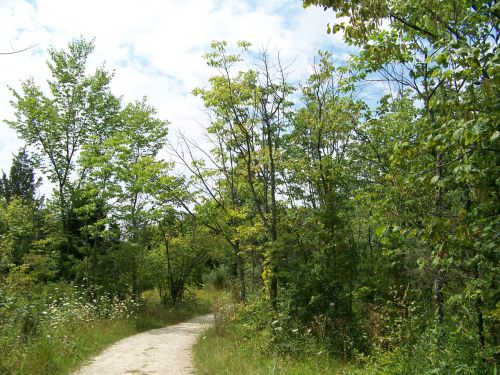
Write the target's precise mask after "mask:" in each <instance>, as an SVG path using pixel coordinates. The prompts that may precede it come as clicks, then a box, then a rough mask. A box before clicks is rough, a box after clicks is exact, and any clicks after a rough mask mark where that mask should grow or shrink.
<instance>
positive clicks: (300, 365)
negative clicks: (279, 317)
mask: <svg viewBox="0 0 500 375" xmlns="http://www.w3.org/2000/svg"><path fill="white" fill-rule="evenodd" d="M194 364H195V369H196V374H198V375H215V374H217V375H226V374H227V375H233V374H240V375H245V374H249V375H250V374H251V375H260V374H262V375H264V374H265V375H269V374H280V375H281V374H284V375H288V374H289V375H292V374H293V375H320V374H329V375H332V374H339V375H344V374H345V375H347V374H353V373H354V372H355V371H356V369H355V368H354V367H353V366H351V365H349V364H344V363H340V362H335V361H334V360H332V359H331V358H329V357H328V356H327V355H326V354H322V353H318V354H317V355H315V356H309V357H305V356H303V357H298V358H297V357H290V356H279V355H277V354H275V353H273V352H272V351H269V350H268V346H267V341H266V340H265V338H263V337H261V336H259V335H252V336H249V335H247V334H245V331H244V330H241V329H240V327H239V326H238V323H237V322H236V321H231V319H228V320H225V321H223V322H220V323H218V322H217V316H216V324H215V326H214V327H211V328H210V329H209V330H208V331H207V332H206V333H205V334H204V335H203V336H201V337H200V338H199V339H198V341H197V343H196V345H195V347H194Z"/></svg>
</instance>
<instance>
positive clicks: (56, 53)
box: [8, 39, 119, 231]
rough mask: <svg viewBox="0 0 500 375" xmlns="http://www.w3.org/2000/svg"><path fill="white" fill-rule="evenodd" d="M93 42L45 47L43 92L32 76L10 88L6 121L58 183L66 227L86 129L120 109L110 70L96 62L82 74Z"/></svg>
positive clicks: (86, 138) (98, 127) (96, 128)
mask: <svg viewBox="0 0 500 375" xmlns="http://www.w3.org/2000/svg"><path fill="white" fill-rule="evenodd" d="M93 50H94V43H93V42H92V41H90V42H89V41H86V40H83V39H78V40H74V41H72V42H71V43H69V45H68V50H56V49H55V48H51V49H50V50H49V55H50V61H49V62H48V67H49V70H50V73H51V76H52V79H51V80H49V81H48V84H49V94H45V93H44V92H43V91H42V89H41V88H40V87H39V86H37V85H36V84H35V82H34V80H33V79H31V78H30V79H28V80H27V81H24V82H23V83H22V86H21V91H20V92H18V91H16V90H15V89H13V88H11V91H12V94H13V95H14V100H13V101H12V105H13V107H14V108H15V110H16V120H15V121H8V124H9V125H10V126H11V127H12V128H13V129H15V130H17V132H18V133H19V135H20V137H21V138H22V139H23V140H24V141H26V143H27V144H28V145H32V146H34V147H35V149H36V151H37V155H38V156H39V157H40V158H41V160H42V165H41V166H42V169H43V170H44V171H45V172H46V173H47V175H48V177H49V180H50V181H51V182H53V183H55V184H56V186H57V197H58V205H59V212H60V216H61V217H60V219H61V226H62V228H63V229H64V231H66V230H67V229H68V223H69V221H68V220H69V213H70V211H71V199H70V195H71V189H72V186H71V179H72V173H73V172H74V171H75V161H76V158H77V157H78V153H79V151H80V149H81V146H82V144H83V143H86V142H88V141H89V139H90V135H92V134H97V133H99V131H100V130H101V128H103V127H106V125H107V123H108V121H109V119H110V118H111V117H113V116H115V115H116V112H117V110H118V109H119V100H117V99H116V98H115V97H114V96H113V95H112V94H111V93H110V91H109V82H110V80H111V77H112V75H111V74H110V73H108V72H107V71H106V70H105V69H104V67H99V68H97V69H96V70H95V72H94V73H93V74H91V75H87V72H86V69H87V60H88V57H89V55H90V54H91V53H92V51H93Z"/></svg>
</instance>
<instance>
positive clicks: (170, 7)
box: [0, 0, 348, 171]
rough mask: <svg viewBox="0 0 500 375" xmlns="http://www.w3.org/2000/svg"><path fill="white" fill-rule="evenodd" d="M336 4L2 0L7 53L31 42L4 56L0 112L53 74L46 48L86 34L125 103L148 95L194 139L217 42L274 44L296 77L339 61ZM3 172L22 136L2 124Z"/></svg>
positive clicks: (0, 31)
mask: <svg viewBox="0 0 500 375" xmlns="http://www.w3.org/2000/svg"><path fill="white" fill-rule="evenodd" d="M333 19H334V16H333V13H332V12H331V11H327V12H325V11H323V9H321V8H308V9H303V8H302V4H301V1H300V0H246V1H244V0H227V1H223V0H184V1H182V0H143V1H138V0H68V1H61V0H0V51H1V52H8V51H11V50H12V49H13V48H14V49H21V48H23V47H26V46H28V45H32V44H37V47H36V48H34V49H32V50H29V51H27V52H24V53H21V54H16V55H8V56H0V118H1V119H2V120H3V119H13V110H12V108H11V106H10V104H9V101H10V100H11V99H12V98H11V94H10V92H9V91H8V89H7V85H10V86H12V87H14V88H19V87H20V82H21V81H22V80H25V79H27V78H28V77H30V76H33V78H34V79H35V82H37V83H39V84H40V85H41V86H42V87H43V84H44V82H45V81H46V79H47V78H48V77H49V76H48V69H47V67H46V64H45V61H46V60H47V54H46V50H47V48H48V47H49V46H55V47H56V48H63V47H64V46H66V45H67V43H68V41H70V40H71V39H73V38H77V37H79V36H83V37H85V38H89V39H90V38H95V40H96V50H95V53H94V54H93V56H92V59H91V61H90V66H91V68H92V66H97V65H99V64H101V63H102V62H103V61H105V62H106V66H107V67H108V68H109V69H110V70H112V69H114V70H115V71H116V75H115V79H114V80H113V83H112V90H113V92H114V93H115V94H117V95H123V97H124V101H133V100H136V99H140V98H142V97H143V96H147V97H148V100H149V102H150V104H152V105H154V106H155V107H156V108H157V109H158V114H159V117H161V118H162V119H166V120H169V121H170V122H171V131H170V134H171V136H173V135H174V134H175V130H176V129H181V130H182V131H183V132H184V133H186V134H188V135H191V136H193V137H195V138H196V136H199V134H201V131H200V123H203V122H204V121H205V116H204V114H203V111H202V106H201V103H200V102H199V99H197V98H195V97H193V96H192V95H191V94H190V93H191V91H192V89H193V88H195V87H203V86H205V85H206V84H207V79H208V77H209V76H210V74H211V71H210V69H209V68H208V67H206V65H205V62H204V61H203V59H202V55H203V54H204V53H205V52H206V51H208V49H209V46H210V42H211V41H212V40H227V41H228V42H230V43H231V42H233V43H234V42H236V41H238V40H247V41H249V42H251V43H252V44H253V46H254V47H255V48H261V47H263V46H269V47H270V48H271V49H273V50H278V51H280V55H281V57H282V59H283V60H284V61H290V62H291V61H294V64H293V67H292V70H291V74H292V79H293V80H294V81H296V82H298V81H300V80H302V79H304V78H305V77H306V76H307V72H308V67H309V66H310V64H311V62H312V59H313V57H314V56H315V54H316V52H317V51H318V50H320V49H322V50H325V49H326V50H330V51H332V52H333V53H334V55H336V57H337V58H338V59H342V58H345V57H346V55H347V51H348V50H347V48H346V46H345V45H344V44H343V43H342V41H341V39H340V37H339V36H331V35H327V34H326V25H327V23H328V22H331V21H332V20H333ZM0 130H1V132H0V134H1V136H0V169H3V170H4V171H8V169H9V167H10V162H11V157H12V153H15V152H16V151H17V149H18V148H19V147H21V146H22V145H23V143H22V142H21V141H20V140H19V139H18V138H17V136H16V134H15V132H14V131H12V130H11V129H9V128H8V126H7V125H5V124H3V123H1V124H0Z"/></svg>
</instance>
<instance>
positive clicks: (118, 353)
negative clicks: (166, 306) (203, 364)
mask: <svg viewBox="0 0 500 375" xmlns="http://www.w3.org/2000/svg"><path fill="white" fill-rule="evenodd" d="M212 320H213V316H212V315H204V316H200V317H197V318H194V319H191V320H189V321H187V322H184V323H179V324H176V325H173V326H168V327H165V328H160V329H152V330H150V331H146V332H143V333H140V334H137V335H134V336H131V337H128V338H126V339H123V340H121V341H118V342H117V343H115V344H113V345H112V346H110V347H109V348H107V349H106V350H104V351H103V352H102V353H101V354H99V355H98V356H97V357H95V358H94V359H93V360H92V361H91V363H89V364H88V365H85V366H84V367H82V368H81V369H80V370H79V371H77V372H75V373H73V375H123V374H125V375H126V374H133V375H145V374H148V375H149V374H158V375H159V374H162V375H163V374H165V375H167V374H168V375H184V374H192V373H193V367H192V356H191V348H192V346H193V344H194V343H195V341H196V338H197V336H198V335H199V334H200V333H201V332H202V331H203V330H204V329H205V328H206V327H207V325H208V324H210V323H211V322H212Z"/></svg>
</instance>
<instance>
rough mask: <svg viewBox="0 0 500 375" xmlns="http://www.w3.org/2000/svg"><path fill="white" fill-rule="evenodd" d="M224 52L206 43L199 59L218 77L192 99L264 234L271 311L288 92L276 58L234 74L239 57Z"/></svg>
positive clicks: (216, 44) (274, 294) (220, 46)
mask: <svg viewBox="0 0 500 375" xmlns="http://www.w3.org/2000/svg"><path fill="white" fill-rule="evenodd" d="M226 46H227V43H225V42H214V43H212V52H211V53H208V54H207V55H206V56H205V58H206V60H207V63H208V65H209V66H212V67H214V68H215V69H217V71H218V73H219V74H218V75H216V76H213V77H211V78H210V83H211V88H210V89H209V90H206V89H196V90H195V91H194V93H195V94H196V95H199V96H200V97H201V98H202V99H203V101H204V103H205V106H206V107H207V108H209V109H210V110H211V111H212V113H213V116H214V117H213V122H212V126H211V127H210V128H209V133H210V134H213V135H215V136H216V138H219V139H224V141H223V144H224V145H225V146H226V147H228V148H229V149H230V150H232V152H234V154H235V155H237V159H238V163H239V164H240V166H239V168H241V174H242V175H243V176H244V179H245V180H246V181H245V184H246V186H247V188H248V191H249V194H250V197H251V201H252V209H253V210H254V212H255V214H256V216H257V217H258V218H259V220H260V224H259V225H261V226H262V228H264V231H265V242H266V250H265V253H266V255H265V259H266V265H265V270H264V280H265V283H266V285H267V289H268V293H269V299H270V302H271V305H272V306H273V308H274V309H276V308H277V295H278V269H279V259H280V255H279V250H280V249H279V244H278V205H279V203H278V201H277V195H278V188H279V186H278V185H279V181H278V169H279V167H278V164H279V157H280V152H281V151H280V148H281V137H282V134H283V132H284V131H285V129H286V127H287V125H288V121H289V115H288V112H289V109H290V107H291V104H292V103H291V102H290V100H289V96H290V95H291V93H292V92H293V87H292V86H291V85H290V84H289V83H288V82H287V80H286V74H285V70H284V68H283V67H282V66H281V62H280V61H279V56H278V58H277V61H275V62H274V61H271V57H270V55H269V54H268V53H267V52H266V51H264V52H263V53H261V54H259V55H258V57H257V58H256V61H255V64H254V66H253V67H251V68H250V69H248V70H246V71H241V70H240V71H239V72H238V73H234V72H233V69H234V68H235V66H236V65H237V64H238V63H240V62H242V58H241V56H240V54H229V53H227V52H226ZM239 47H240V48H241V49H242V51H243V52H244V51H246V50H247V49H248V47H249V44H248V43H245V42H240V43H239ZM219 157H220V156H219ZM228 182H230V181H228Z"/></svg>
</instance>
